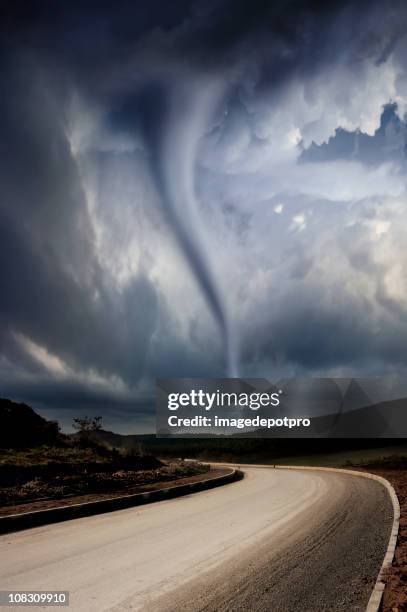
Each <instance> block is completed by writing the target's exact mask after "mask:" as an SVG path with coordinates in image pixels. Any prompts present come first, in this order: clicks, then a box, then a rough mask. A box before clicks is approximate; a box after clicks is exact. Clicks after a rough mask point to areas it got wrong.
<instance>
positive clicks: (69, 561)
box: [0, 468, 392, 612]
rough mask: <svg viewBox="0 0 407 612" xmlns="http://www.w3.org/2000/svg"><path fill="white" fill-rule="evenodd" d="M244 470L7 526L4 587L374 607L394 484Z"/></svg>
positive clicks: (171, 607) (187, 606)
mask: <svg viewBox="0 0 407 612" xmlns="http://www.w3.org/2000/svg"><path fill="white" fill-rule="evenodd" d="M245 472H246V478H245V479H244V480H243V481H240V482H237V483H233V484H229V485H226V486H225V487H220V488H218V489H213V490H211V491H207V492H202V493H197V494H193V495H190V496H187V497H181V498H178V499H174V500H169V501H165V502H160V503H156V504H151V505H146V506H142V507H139V508H134V509H128V510H120V511H117V512H112V513H109V514H104V515H99V516H93V517H87V518H82V519H76V520H72V521H67V522H65V523H59V524H55V525H50V526H46V527H38V528H35V529H31V530H27V531H22V532H19V533H15V534H9V535H5V536H1V538H0V559H1V563H0V590H21V589H24V590H49V589H54V590H69V591H70V608H69V609H70V610H73V611H82V610H83V611H86V612H91V611H93V610H97V611H98V612H101V611H103V610H115V611H119V610H144V612H164V611H165V612H171V611H177V612H178V611H179V612H180V611H182V612H190V611H191V612H192V611H203V610H205V611H208V612H214V611H217V612H218V611H222V610H228V611H233V612H235V611H239V610H247V611H250V612H252V611H264V612H266V611H267V612H294V611H295V612H308V611H309V612H322V611H329V612H336V611H342V612H352V611H357V610H364V609H365V607H366V604H367V601H368V599H369V595H370V592H371V588H372V586H373V584H374V581H375V579H376V576H377V573H378V571H379V568H380V565H381V563H382V560H383V557H384V553H385V550H386V547H387V542H388V538H389V532H390V528H391V523H392V507H391V502H390V500H389V499H388V496H387V493H386V491H385V489H384V487H382V486H381V485H380V484H379V483H376V482H374V481H371V480H367V479H364V478H359V477H352V476H346V475H341V474H334V473H323V472H301V471H285V470H274V469H262V468H248V469H246V468H245ZM3 609H6V608H3ZM10 609H15V608H10ZM25 609H27V608H25Z"/></svg>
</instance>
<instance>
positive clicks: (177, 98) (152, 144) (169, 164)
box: [143, 79, 238, 378]
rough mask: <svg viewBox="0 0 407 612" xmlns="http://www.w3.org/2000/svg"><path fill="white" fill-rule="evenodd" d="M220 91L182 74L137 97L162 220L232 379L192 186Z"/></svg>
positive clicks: (231, 345) (233, 364) (227, 336)
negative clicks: (209, 319) (207, 314)
mask: <svg viewBox="0 0 407 612" xmlns="http://www.w3.org/2000/svg"><path fill="white" fill-rule="evenodd" d="M186 82H188V87H187V86H186V85H184V83H186ZM220 95H221V87H219V85H217V84H213V83H210V82H209V83H208V82H205V83H204V84H202V83H200V84H197V83H195V86H194V85H192V86H191V81H190V79H184V82H179V81H178V82H176V83H171V85H168V83H165V84H163V83H160V84H159V85H158V86H157V84H154V86H153V87H152V88H151V87H150V89H149V90H148V91H147V92H145V95H144V99H143V132H144V136H145V140H146V144H147V146H148V149H149V151H150V156H151V170H152V173H153V176H154V179H155V183H156V185H157V188H158V191H159V197H160V201H161V204H162V206H163V208H164V212H165V215H166V218H167V221H168V222H169V224H170V226H171V228H172V230H173V232H174V235H175V237H176V240H177V242H178V245H179V247H180V248H181V251H182V253H183V254H184V256H185V258H186V261H187V262H188V264H189V267H190V269H191V271H192V274H193V276H194V278H195V280H196V282H197V284H198V287H199V288H200V290H201V291H202V293H203V295H204V297H205V300H206V303H207V304H208V307H209V309H210V311H211V313H212V316H213V317H214V319H215V321H216V323H217V326H218V329H219V333H220V335H221V339H222V345H223V347H224V361H225V369H226V373H227V376H228V377H231V378H234V377H237V370H238V368H237V355H236V342H235V338H234V334H233V333H232V327H231V323H230V318H229V316H228V309H227V305H226V303H225V299H224V294H223V291H222V288H221V286H220V283H219V280H218V278H217V276H216V273H215V271H214V266H213V263H212V258H211V257H210V254H209V247H208V242H207V238H206V236H205V231H204V228H203V225H204V223H203V221H202V218H201V217H200V214H199V203H198V200H197V195H196V189H195V170H196V163H197V154H198V147H199V143H200V140H201V138H202V136H203V135H204V133H205V131H206V130H207V129H208V124H209V121H210V118H211V116H212V115H213V112H214V109H215V108H216V105H217V104H218V103H219V99H220Z"/></svg>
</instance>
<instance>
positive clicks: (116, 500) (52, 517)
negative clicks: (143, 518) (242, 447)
mask: <svg viewBox="0 0 407 612" xmlns="http://www.w3.org/2000/svg"><path fill="white" fill-rule="evenodd" d="M243 477H244V474H243V472H242V471H241V470H239V469H236V468H230V472H229V473H228V474H221V475H220V476H215V477H214V478H206V479H204V480H198V481H196V482H190V483H186V484H181V485H174V486H172V487H166V488H162V489H156V490H154V491H146V492H144V493H131V494H129V495H121V496H119V497H109V498H108V499H101V500H94V501H89V502H82V503H77V504H72V505H70V506H58V507H57V508H45V509H43V510H34V511H31V512H22V513H18V514H9V515H8V516H2V517H0V535H4V534H7V533H11V532H15V531H21V530H23V529H31V528H33V527H40V526H44V525H49V524H52V523H59V522H62V521H68V520H71V519H75V518H83V517H85V516H92V515H95V514H103V513H105V512H113V511H114V510H124V509H125V508H131V507H133V506H141V505H144V504H150V503H154V502H158V501H164V500H167V499H174V498H176V497H181V496H183V495H189V494H191V493H198V492H200V491H207V490H209V489H214V488H216V487H220V486H223V485H226V484H229V483H232V482H236V481H238V480H241V479H242V478H243Z"/></svg>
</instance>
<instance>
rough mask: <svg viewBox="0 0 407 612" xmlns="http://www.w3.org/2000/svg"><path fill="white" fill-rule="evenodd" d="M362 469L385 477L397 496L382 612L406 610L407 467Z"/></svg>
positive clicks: (406, 611) (403, 611)
mask: <svg viewBox="0 0 407 612" xmlns="http://www.w3.org/2000/svg"><path fill="white" fill-rule="evenodd" d="M359 469H361V468H359ZM362 469H363V471H366V472H371V473H373V474H378V475H379V476H382V477H383V478H386V480H388V481H389V482H390V483H391V484H392V485H393V487H394V489H395V491H396V493H397V497H398V498H399V502H400V530H399V536H398V540H397V548H396V553H395V558H394V561H393V565H392V567H391V568H390V570H388V572H387V574H386V576H385V583H386V588H385V590H384V595H383V612H407V469H390V468H379V467H377V468H376V467H367V468H362Z"/></svg>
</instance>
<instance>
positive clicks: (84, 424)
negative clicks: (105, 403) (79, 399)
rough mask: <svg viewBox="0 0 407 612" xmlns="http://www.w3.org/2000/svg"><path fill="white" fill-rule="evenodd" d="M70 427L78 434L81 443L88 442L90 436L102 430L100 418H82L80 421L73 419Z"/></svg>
mask: <svg viewBox="0 0 407 612" xmlns="http://www.w3.org/2000/svg"><path fill="white" fill-rule="evenodd" d="M72 427H73V428H74V429H76V431H77V432H79V437H80V439H81V441H82V442H89V439H90V437H91V434H92V433H93V432H95V431H99V430H100V429H102V417H101V416H96V417H92V418H90V417H87V416H85V417H83V418H82V419H80V418H78V419H73V422H72Z"/></svg>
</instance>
